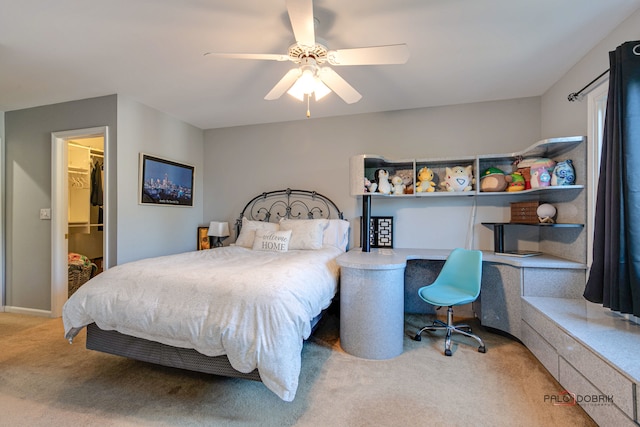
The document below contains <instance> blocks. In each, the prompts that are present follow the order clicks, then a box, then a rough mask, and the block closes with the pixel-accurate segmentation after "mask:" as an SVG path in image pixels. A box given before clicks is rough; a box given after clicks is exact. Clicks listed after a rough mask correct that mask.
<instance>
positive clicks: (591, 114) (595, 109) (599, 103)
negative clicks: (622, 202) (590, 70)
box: [587, 78, 609, 267]
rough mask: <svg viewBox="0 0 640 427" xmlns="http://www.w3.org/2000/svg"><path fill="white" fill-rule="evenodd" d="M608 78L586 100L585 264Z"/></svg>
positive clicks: (590, 258) (590, 245)
mask: <svg viewBox="0 0 640 427" xmlns="http://www.w3.org/2000/svg"><path fill="white" fill-rule="evenodd" d="M608 92H609V79H608V78H607V79H606V80H604V81H603V82H602V83H601V84H600V85H598V87H596V88H595V89H593V90H592V91H591V92H589V94H588V96H587V101H588V107H587V108H588V127H589V129H588V134H587V141H588V154H587V168H588V171H587V180H588V182H587V187H588V189H589V190H588V193H587V266H589V267H591V263H592V262H593V226H594V218H595V214H596V195H597V193H598V176H599V174H600V152H601V149H602V135H603V133H604V119H605V114H606V111H607V95H608Z"/></svg>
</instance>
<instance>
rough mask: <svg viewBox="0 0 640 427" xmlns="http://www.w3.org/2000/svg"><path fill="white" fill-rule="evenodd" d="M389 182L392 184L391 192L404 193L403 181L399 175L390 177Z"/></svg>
mask: <svg viewBox="0 0 640 427" xmlns="http://www.w3.org/2000/svg"><path fill="white" fill-rule="evenodd" d="M391 184H392V185H393V194H395V195H398V194H404V183H403V182H402V178H401V177H399V176H398V175H394V177H393V178H391Z"/></svg>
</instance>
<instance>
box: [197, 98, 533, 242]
mask: <svg viewBox="0 0 640 427" xmlns="http://www.w3.org/2000/svg"><path fill="white" fill-rule="evenodd" d="M539 137H540V99H539V98H526V99H517V100H509V101H497V102H484V103H478V104H468V105H456V106H447V107H438V108H423V109H414V110H403V111H392V112H383V113H374V114H363V115H354V116H348V117H337V118H327V119H317V120H301V121H295V122H288V123H279V124H266V125H256V126H242V127H235V128H225V129H214V130H208V131H206V132H205V146H204V156H205V164H206V165H207V170H206V171H205V183H206V184H205V185H206V186H207V194H206V195H205V206H204V218H205V220H207V221H208V220H211V219H226V220H229V221H233V220H235V218H236V217H237V215H238V214H239V213H240V210H241V209H242V207H243V206H244V204H245V203H246V201H247V200H248V199H249V198H250V197H251V196H253V195H257V194H260V193H261V192H263V191H268V190H274V189H280V188H286V187H292V188H294V187H295V188H304V189H314V190H316V191H319V192H320V193H323V194H325V195H327V196H328V197H330V198H332V199H333V200H334V201H335V202H336V203H337V204H338V206H340V207H341V208H342V209H343V210H344V212H345V216H346V218H348V219H350V220H351V221H352V231H353V230H358V229H359V225H358V224H359V220H358V217H359V216H360V214H361V207H360V204H359V203H360V199H358V198H355V197H351V196H350V195H349V158H350V157H351V156H353V155H357V154H363V153H366V154H378V155H382V156H385V157H386V158H388V159H392V160H402V159H408V158H409V159H410V158H439V157H447V156H448V157H455V156H458V157H462V156H473V155H475V154H493V153H511V152H513V151H519V150H522V149H524V148H526V147H528V146H529V145H531V144H533V143H534V142H536V141H537V140H538V139H539ZM474 200H475V199H474V198H456V200H453V199H452V198H440V199H435V198H429V199H428V200H426V199H424V198H423V199H419V200H418V199H408V200H406V199H404V200H397V199H396V200H392V201H387V200H379V199H376V200H375V201H374V206H373V214H374V215H394V216H395V217H396V224H395V235H396V242H395V243H396V246H398V247H424V248H433V247H439V248H443V247H444V248H452V247H455V246H465V245H466V242H467V241H468V240H470V239H474V240H481V241H483V243H481V244H480V247H486V248H487V249H488V248H489V247H490V246H491V245H492V234H491V230H489V229H488V228H486V227H483V226H471V225H470V224H471V222H470V219H471V216H472V215H474V212H475V211H474V206H473V204H474ZM503 200H504V199H503ZM505 203H507V202H505ZM477 214H478V216H477V217H476V218H477V222H480V221H482V220H487V221H490V220H496V215H499V216H500V218H498V220H501V219H503V218H502V215H503V213H502V212H501V211H500V212H498V213H496V212H495V208H494V207H492V206H487V207H484V208H480V209H478V212H477ZM483 215H484V216H486V217H487V218H486V219H485V218H484V217H483ZM358 239H359V236H358V234H357V233H356V232H352V246H353V245H354V243H355V242H356V241H358ZM230 240H231V241H232V240H233V239H230ZM476 246H478V245H476Z"/></svg>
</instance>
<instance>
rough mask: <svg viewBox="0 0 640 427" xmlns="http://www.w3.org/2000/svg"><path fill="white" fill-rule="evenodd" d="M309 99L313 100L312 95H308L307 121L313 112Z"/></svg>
mask: <svg viewBox="0 0 640 427" xmlns="http://www.w3.org/2000/svg"><path fill="white" fill-rule="evenodd" d="M309 99H311V95H310V94H307V119H308V118H309V117H311V111H310V110H309Z"/></svg>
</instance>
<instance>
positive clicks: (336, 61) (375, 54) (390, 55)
mask: <svg viewBox="0 0 640 427" xmlns="http://www.w3.org/2000/svg"><path fill="white" fill-rule="evenodd" d="M327 59H328V60H329V63H330V64H331V65H377V64H404V63H405V62H407V60H408V59H409V48H408V47H407V45H406V44H392V45H388V46H372V47H360V48H355V49H339V50H331V51H329V52H328V54H327Z"/></svg>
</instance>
